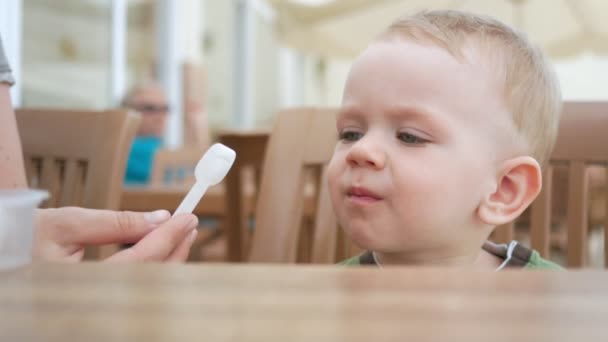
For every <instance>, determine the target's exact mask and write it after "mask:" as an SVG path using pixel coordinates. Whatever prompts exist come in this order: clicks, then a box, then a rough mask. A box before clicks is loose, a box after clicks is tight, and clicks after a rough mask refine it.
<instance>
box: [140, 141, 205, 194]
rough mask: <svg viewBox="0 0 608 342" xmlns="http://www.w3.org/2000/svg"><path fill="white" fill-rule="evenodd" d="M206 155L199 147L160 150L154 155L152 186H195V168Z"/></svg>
mask: <svg viewBox="0 0 608 342" xmlns="http://www.w3.org/2000/svg"><path fill="white" fill-rule="evenodd" d="M203 153H205V149H203V148H199V147H187V148H181V149H178V150H167V149H160V150H158V151H157V152H156V153H155V154H154V162H153V163H152V174H151V176H150V185H151V186H184V187H189V186H192V184H194V182H195V179H194V168H195V167H196V164H197V163H198V161H199V160H200V159H201V157H202V156H203Z"/></svg>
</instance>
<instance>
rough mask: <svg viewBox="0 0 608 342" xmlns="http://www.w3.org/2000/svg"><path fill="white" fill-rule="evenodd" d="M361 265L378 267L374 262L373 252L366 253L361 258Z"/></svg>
mask: <svg viewBox="0 0 608 342" xmlns="http://www.w3.org/2000/svg"><path fill="white" fill-rule="evenodd" d="M359 264H361V265H367V266H378V265H377V264H376V260H374V255H373V254H372V252H371V251H365V253H363V254H361V255H360V256H359Z"/></svg>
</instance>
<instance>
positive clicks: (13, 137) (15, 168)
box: [0, 57, 27, 189]
mask: <svg viewBox="0 0 608 342" xmlns="http://www.w3.org/2000/svg"><path fill="white" fill-rule="evenodd" d="M0 58H2V57H0ZM6 188H27V182H26V179H25V168H24V166H23V153H22V152H21V142H20V140H19V132H18V131H17V122H16V121H15V113H14V112H13V108H12V106H11V98H10V96H9V85H8V84H6V83H0V189H6Z"/></svg>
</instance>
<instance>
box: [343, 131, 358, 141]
mask: <svg viewBox="0 0 608 342" xmlns="http://www.w3.org/2000/svg"><path fill="white" fill-rule="evenodd" d="M361 137H363V133H360V132H355V131H344V132H342V133H340V140H344V141H357V140H359V139H361Z"/></svg>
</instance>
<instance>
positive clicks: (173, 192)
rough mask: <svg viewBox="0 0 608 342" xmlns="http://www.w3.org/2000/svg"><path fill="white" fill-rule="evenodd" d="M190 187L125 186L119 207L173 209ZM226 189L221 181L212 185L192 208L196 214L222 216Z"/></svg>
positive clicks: (137, 209) (126, 208) (148, 209)
mask: <svg viewBox="0 0 608 342" xmlns="http://www.w3.org/2000/svg"><path fill="white" fill-rule="evenodd" d="M188 190H190V187H182V186H177V187H175V186H171V187H170V186H156V187H154V186H125V187H124V188H123V192H122V196H121V203H120V209H121V210H131V211H150V210H156V209H167V210H169V211H170V212H173V211H175V209H177V207H178V206H179V204H180V203H181V202H182V200H183V199H184V197H185V196H186V194H187V193H188ZM225 194H226V190H225V186H224V184H223V183H221V184H218V185H216V186H213V187H211V188H209V189H208V190H207V193H206V194H205V196H204V197H203V199H202V200H201V201H200V202H199V204H198V205H197V206H196V208H195V209H194V214H195V215H198V216H215V217H218V216H220V217H222V216H224V215H225V214H226V195H225Z"/></svg>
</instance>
